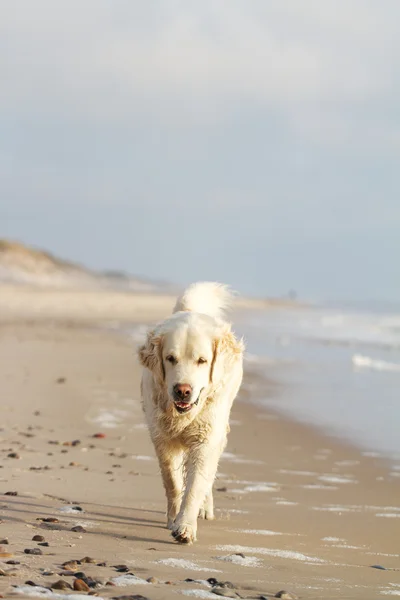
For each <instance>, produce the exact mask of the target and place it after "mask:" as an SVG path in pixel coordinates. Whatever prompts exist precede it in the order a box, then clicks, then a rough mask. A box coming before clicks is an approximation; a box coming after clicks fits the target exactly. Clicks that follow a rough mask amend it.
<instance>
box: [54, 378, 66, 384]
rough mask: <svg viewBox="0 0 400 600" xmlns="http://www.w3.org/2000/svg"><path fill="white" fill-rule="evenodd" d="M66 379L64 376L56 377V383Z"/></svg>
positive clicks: (63, 381)
mask: <svg viewBox="0 0 400 600" xmlns="http://www.w3.org/2000/svg"><path fill="white" fill-rule="evenodd" d="M66 381H67V378H66V377H57V379H56V383H58V384H60V383H65V382H66Z"/></svg>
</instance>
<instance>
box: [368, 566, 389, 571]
mask: <svg viewBox="0 0 400 600" xmlns="http://www.w3.org/2000/svg"><path fill="white" fill-rule="evenodd" d="M371 569H380V570H381V571H386V567H383V566H382V565H371Z"/></svg>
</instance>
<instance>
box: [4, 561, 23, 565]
mask: <svg viewBox="0 0 400 600" xmlns="http://www.w3.org/2000/svg"><path fill="white" fill-rule="evenodd" d="M20 564H21V563H20V562H19V560H8V561H7V562H6V565H20Z"/></svg>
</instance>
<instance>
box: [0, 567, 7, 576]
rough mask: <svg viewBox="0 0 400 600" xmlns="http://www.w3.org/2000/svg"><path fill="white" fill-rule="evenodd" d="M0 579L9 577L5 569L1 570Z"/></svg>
mask: <svg viewBox="0 0 400 600" xmlns="http://www.w3.org/2000/svg"><path fill="white" fill-rule="evenodd" d="M0 577H7V573H6V572H5V571H3V569H0Z"/></svg>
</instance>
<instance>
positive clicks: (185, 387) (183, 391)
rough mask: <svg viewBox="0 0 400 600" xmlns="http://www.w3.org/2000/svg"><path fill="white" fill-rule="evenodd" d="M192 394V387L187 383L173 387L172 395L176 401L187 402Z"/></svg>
mask: <svg viewBox="0 0 400 600" xmlns="http://www.w3.org/2000/svg"><path fill="white" fill-rule="evenodd" d="M191 394H192V386H191V385H189V384H188V383H177V384H175V385H174V395H175V397H176V398H177V399H178V400H189V398H190V396H191Z"/></svg>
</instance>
